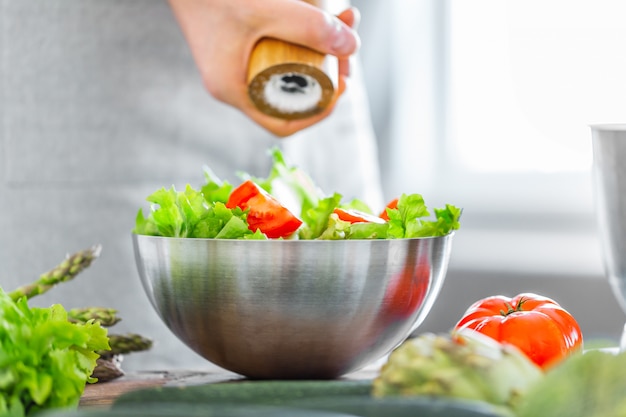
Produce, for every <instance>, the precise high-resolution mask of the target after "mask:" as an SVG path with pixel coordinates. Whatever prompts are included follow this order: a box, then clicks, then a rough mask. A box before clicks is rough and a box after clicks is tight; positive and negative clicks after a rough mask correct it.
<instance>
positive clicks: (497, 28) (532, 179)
mask: <svg viewBox="0 0 626 417" xmlns="http://www.w3.org/2000/svg"><path fill="white" fill-rule="evenodd" d="M395 4H396V6H395V10H396V13H395V15H394V19H395V21H396V24H394V28H393V30H394V31H396V36H395V39H396V42H394V45H395V46H394V48H395V50H396V53H395V58H396V61H395V62H403V63H404V65H403V68H399V69H396V71H397V72H398V75H397V76H396V79H402V81H403V85H402V86H396V90H395V91H397V92H398V94H399V97H398V98H397V101H396V102H397V103H398V104H397V105H396V111H395V112H394V115H395V117H396V121H395V123H394V124H393V125H392V126H394V129H395V131H394V136H393V141H392V143H393V144H394V149H393V152H392V158H390V161H392V163H388V165H389V178H388V179H387V181H388V185H389V186H390V187H389V188H391V189H393V192H396V193H397V192H403V191H406V190H418V191H423V192H424V194H428V195H427V196H426V197H427V202H428V201H434V202H436V204H442V203H446V202H452V203H456V204H458V205H461V206H463V207H464V218H463V224H464V227H465V230H464V231H463V232H461V233H459V234H458V240H459V242H457V243H460V244H461V245H460V246H461V248H459V250H458V251H457V253H456V254H455V256H456V257H457V259H456V262H457V265H458V266H460V267H468V268H471V267H477V268H480V267H493V268H517V269H520V268H521V269H528V270H529V271H540V272H546V271H549V272H554V273H569V272H570V271H572V272H574V273H579V274H580V273H583V274H588V273H592V274H595V273H598V271H599V269H600V260H599V248H598V247H597V242H596V239H595V218H594V217H593V201H592V196H593V190H592V184H591V158H592V153H591V142H590V131H589V124H593V123H611V122H612V123H615V122H626V54H625V53H624V43H625V42H626V25H624V21H625V20H626V2H622V1H619V0H523V1H521V0H471V1H468V0H415V1H409V2H395ZM411 8H412V9H413V10H411ZM408 12H412V14H409V13H408ZM415 16H418V17H417V19H416V18H415ZM424 30H427V34H426V35H424ZM402 39H412V40H413V41H411V43H410V44H409V42H404V43H402V42H401V40H402ZM402 59H404V61H402ZM407 79H409V80H411V81H410V82H407ZM394 187H395V188H394ZM457 247H458V245H457ZM453 260H454V258H453Z"/></svg>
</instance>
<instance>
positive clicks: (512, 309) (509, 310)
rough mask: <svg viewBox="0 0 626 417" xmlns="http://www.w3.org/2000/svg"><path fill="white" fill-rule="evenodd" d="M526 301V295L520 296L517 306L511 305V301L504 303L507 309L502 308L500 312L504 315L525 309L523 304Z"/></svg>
mask: <svg viewBox="0 0 626 417" xmlns="http://www.w3.org/2000/svg"><path fill="white" fill-rule="evenodd" d="M525 302H526V300H525V299H524V297H522V298H520V299H519V301H518V302H517V305H516V306H513V305H511V304H510V303H504V306H505V307H506V309H507V310H506V311H504V310H500V314H501V315H503V316H505V317H506V316H508V315H509V314H512V313H515V312H518V311H524V310H523V309H522V305H523V304H524V303H525Z"/></svg>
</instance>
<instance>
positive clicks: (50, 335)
mask: <svg viewBox="0 0 626 417" xmlns="http://www.w3.org/2000/svg"><path fill="white" fill-rule="evenodd" d="M105 349H109V343H108V338H107V331H106V330H105V329H104V328H103V327H101V326H100V324H98V323H96V322H87V323H84V324H77V323H71V322H70V321H69V320H68V315H67V312H66V311H65V309H64V308H63V306H61V305H60V304H56V305H53V306H51V307H49V308H36V307H33V308H30V307H29V306H28V303H27V300H26V298H20V299H19V300H18V301H13V300H12V299H11V298H10V297H9V296H8V295H7V294H6V293H5V292H4V291H3V290H2V289H0V415H8V416H14V417H21V416H29V415H32V414H34V413H36V412H38V411H39V410H42V409H49V408H65V407H74V406H76V405H77V404H78V401H79V399H80V396H81V395H82V393H83V391H84V389H85V384H86V383H87V382H95V380H94V379H93V378H91V377H90V375H91V374H92V372H93V370H94V368H95V366H96V359H98V357H99V355H98V354H97V353H96V351H98V350H105Z"/></svg>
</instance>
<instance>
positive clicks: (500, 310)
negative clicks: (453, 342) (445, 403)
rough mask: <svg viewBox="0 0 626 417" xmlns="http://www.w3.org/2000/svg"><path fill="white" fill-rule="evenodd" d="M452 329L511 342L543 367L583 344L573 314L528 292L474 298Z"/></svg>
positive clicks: (546, 299) (548, 365)
mask: <svg viewBox="0 0 626 417" xmlns="http://www.w3.org/2000/svg"><path fill="white" fill-rule="evenodd" d="M455 329H473V330H476V331H478V332H480V333H483V334H485V335H487V336H490V337H491V338H493V339H495V340H497V341H499V342H501V343H509V344H511V345H514V346H516V347H517V348H518V349H520V350H521V351H522V352H524V353H525V354H526V355H527V356H528V357H529V358H530V359H531V360H532V361H533V362H535V363H536V364H537V365H539V366H540V367H542V368H543V369H546V368H548V367H550V366H551V365H554V364H556V363H557V362H559V361H560V360H561V359H564V358H565V357H567V356H568V355H570V354H571V353H573V352H575V351H578V350H580V349H582V344H583V335H582V332H581V330H580V327H579V325H578V323H577V322H576V320H575V319H574V317H573V316H572V315H571V314H569V313H568V312H567V311H565V309H563V308H562V307H561V306H559V305H558V304H557V303H556V302H555V301H554V300H552V299H550V298H548V297H543V296H541V295H537V294H532V293H524V294H519V295H517V296H515V297H513V298H509V297H505V296H502V295H497V296H493V297H487V298H485V299H483V300H480V301H477V302H476V303H474V304H472V305H471V306H470V307H469V308H468V310H467V311H466V312H465V314H464V315H463V318H462V319H461V320H460V321H459V322H458V323H457V324H456V326H455Z"/></svg>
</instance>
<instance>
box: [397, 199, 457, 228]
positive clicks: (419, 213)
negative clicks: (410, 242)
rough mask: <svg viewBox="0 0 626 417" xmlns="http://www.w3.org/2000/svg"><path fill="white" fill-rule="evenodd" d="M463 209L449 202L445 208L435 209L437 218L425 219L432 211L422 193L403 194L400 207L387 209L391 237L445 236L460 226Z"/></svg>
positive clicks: (399, 203) (399, 202)
mask: <svg viewBox="0 0 626 417" xmlns="http://www.w3.org/2000/svg"><path fill="white" fill-rule="evenodd" d="M461 212H462V210H461V209H459V208H457V207H455V206H453V205H451V204H447V205H446V208H445V209H435V220H428V219H424V218H425V217H428V216H430V212H429V211H428V208H427V207H426V204H425V203H424V198H423V197H422V196H421V195H420V194H409V195H407V194H403V195H402V196H400V199H399V200H398V208H396V209H387V213H388V214H389V235H388V237H389V238H396V239H401V238H416V237H429V236H444V235H446V234H448V233H450V232H452V231H454V230H457V229H458V228H459V226H460V223H459V219H460V217H461Z"/></svg>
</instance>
